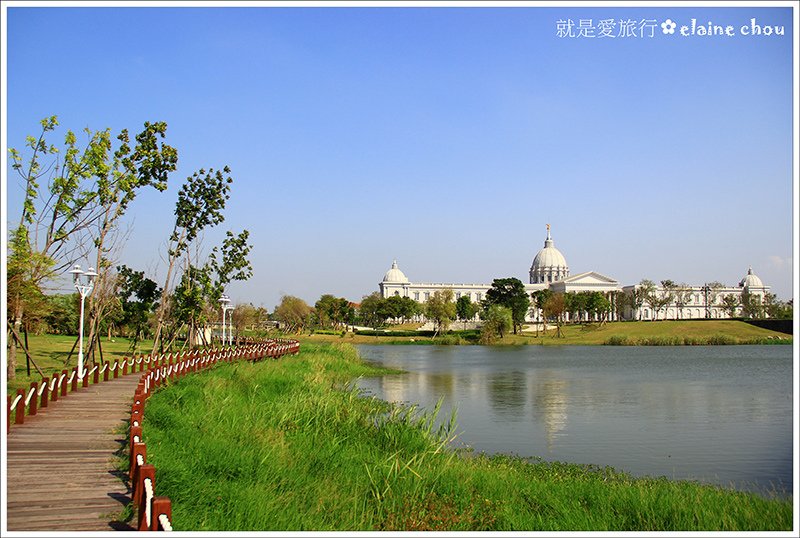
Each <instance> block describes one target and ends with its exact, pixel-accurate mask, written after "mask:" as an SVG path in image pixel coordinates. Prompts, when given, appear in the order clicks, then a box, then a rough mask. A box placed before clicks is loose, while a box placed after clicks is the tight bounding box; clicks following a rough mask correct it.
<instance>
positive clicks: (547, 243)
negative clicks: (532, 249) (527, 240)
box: [544, 224, 553, 248]
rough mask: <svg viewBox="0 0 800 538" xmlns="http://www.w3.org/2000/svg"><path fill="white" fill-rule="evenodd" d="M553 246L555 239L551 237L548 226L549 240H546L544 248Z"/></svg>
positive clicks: (548, 226)
mask: <svg viewBox="0 0 800 538" xmlns="http://www.w3.org/2000/svg"><path fill="white" fill-rule="evenodd" d="M552 246H553V238H552V237H550V225H549V224H548V225H547V239H545V240H544V247H545V248H548V247H552Z"/></svg>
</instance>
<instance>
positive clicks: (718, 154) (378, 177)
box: [4, 6, 796, 309]
mask: <svg viewBox="0 0 800 538" xmlns="http://www.w3.org/2000/svg"><path fill="white" fill-rule="evenodd" d="M570 18H571V19H572V20H573V21H574V22H575V24H576V26H577V25H578V22H579V20H581V19H584V20H589V19H591V21H592V25H593V26H597V24H598V21H600V20H603V19H614V20H615V21H618V20H619V19H631V20H634V21H636V22H639V21H640V20H642V19H656V21H657V26H656V28H655V35H654V37H652V38H651V37H649V36H648V37H644V38H641V37H637V38H633V37H628V38H614V39H598V38H594V39H592V38H560V37H558V36H557V21H558V20H559V19H564V20H566V19H570ZM668 18H670V19H672V20H673V21H675V22H676V23H677V24H678V28H677V29H676V30H677V32H676V33H675V34H671V35H666V34H664V33H663V32H662V30H661V25H660V23H661V22H664V21H666V19H668ZM692 18H696V19H697V20H698V21H699V22H700V23H703V24H707V23H708V21H709V20H710V21H712V22H713V23H714V24H724V25H727V24H731V25H732V26H734V29H735V31H736V33H737V35H735V36H733V37H700V36H694V37H682V36H680V35H679V32H680V26H681V25H684V24H687V25H688V24H691V19H692ZM751 18H756V19H757V23H758V24H760V25H770V26H774V25H777V26H783V27H784V31H785V35H784V36H774V35H773V36H763V35H762V36H743V35H741V34H740V33H739V32H740V28H741V26H743V25H747V26H748V27H749V25H750V19H751ZM615 33H616V29H615ZM793 33H794V29H793V28H792V17H791V9H789V8H760V9H757V8H699V7H680V8H678V7H662V8H637V7H634V6H631V7H621V8H602V7H597V8H587V7H553V8H452V7H445V8H435V9H434V8H363V7H361V8H359V7H355V8H324V9H323V8H309V7H306V8H291V7H287V8H261V7H250V8H228V7H217V8H197V7H195V8H189V7H183V8H119V7H88V8H22V7H11V8H9V10H8V34H7V47H8V48H7V51H8V61H7V69H8V78H7V87H6V89H7V98H8V115H7V117H6V118H5V120H4V121H7V129H8V145H10V146H12V147H18V148H19V147H21V146H23V144H24V137H25V135H26V134H34V133H35V132H36V127H37V126H38V120H40V119H41V118H43V117H45V116H49V115H53V114H56V115H58V117H59V121H60V123H61V126H62V127H63V128H71V129H75V130H79V129H81V128H83V127H90V128H92V129H103V128H106V127H110V128H111V129H112V130H114V131H118V130H119V129H122V128H128V129H129V130H131V131H136V130H137V129H139V128H140V127H141V126H142V124H143V122H144V121H158V120H163V121H166V122H167V123H168V125H169V131H168V139H169V142H170V143H171V144H172V145H173V146H175V147H177V148H178V150H179V154H180V163H179V170H178V172H177V173H175V174H173V175H172V177H171V179H170V188H169V190H168V191H167V192H165V193H163V194H147V195H143V196H140V197H139V198H138V199H137V200H136V201H135V202H134V204H133V205H132V206H131V210H130V217H131V221H132V222H133V223H134V225H133V227H132V229H131V235H130V239H129V241H128V243H127V245H126V248H125V250H124V252H123V254H122V256H121V260H120V261H121V262H122V263H126V264H128V265H129V266H132V267H134V268H137V269H143V270H147V271H148V272H150V273H151V274H153V275H158V278H157V279H158V280H159V281H161V280H162V276H161V274H162V272H163V270H164V262H163V259H162V258H161V257H160V256H163V253H164V250H165V249H164V245H165V242H166V239H167V237H168V235H169V232H170V230H171V222H172V211H173V207H174V202H175V198H176V194H177V190H178V188H179V186H180V184H181V182H182V181H183V179H184V178H185V177H186V176H187V175H189V174H191V173H192V172H193V171H194V170H196V169H198V168H201V167H206V168H207V167H222V166H224V165H229V166H230V167H231V169H232V171H233V177H234V181H235V182H234V186H233V192H232V198H231V200H230V204H229V208H228V210H227V213H226V214H227V218H226V221H225V223H224V224H223V225H221V226H220V227H218V228H217V229H214V230H213V231H209V232H208V233H206V235H205V243H204V244H205V245H206V247H207V249H210V247H211V246H213V245H215V244H217V243H219V241H220V240H221V237H222V236H223V234H224V231H225V230H227V229H231V230H235V231H239V230H241V229H242V228H247V229H249V230H250V232H251V238H252V242H253V243H254V245H255V249H254V251H253V253H252V261H253V266H254V270H255V274H254V276H253V278H252V280H251V281H249V282H248V283H246V284H235V285H233V286H231V288H230V290H229V292H230V295H231V296H232V297H233V299H234V301H236V302H252V303H254V304H256V305H263V306H265V307H267V308H269V309H272V308H273V307H274V306H275V305H276V304H277V302H278V301H279V298H280V296H281V295H282V294H292V295H297V296H299V297H302V298H304V299H305V300H307V301H308V302H310V303H311V304H313V302H314V301H316V299H318V298H319V296H320V295H321V294H323V293H332V294H335V295H337V296H344V297H347V298H349V299H351V300H355V301H358V300H360V298H361V297H362V296H363V295H366V294H368V293H370V292H372V291H374V290H376V289H377V284H378V282H379V281H380V279H381V278H382V277H383V274H384V272H385V271H386V270H387V269H389V266H390V264H391V262H392V260H393V259H394V258H396V259H397V260H398V263H399V264H400V268H401V269H402V270H403V271H404V272H405V273H406V275H407V276H408V277H409V278H410V279H411V280H412V281H423V282H491V279H492V278H499V277H506V276H515V277H518V278H520V279H522V280H523V281H527V272H528V269H529V267H530V264H531V261H532V259H533V256H534V255H535V254H536V252H537V251H538V250H539V249H540V248H541V247H542V245H543V240H544V235H545V223H550V224H551V225H552V230H553V238H554V239H555V243H556V246H557V247H558V248H559V249H560V250H561V251H562V252H563V253H564V255H565V257H566V258H567V261H568V263H569V265H570V269H571V271H572V273H573V274H575V273H579V272H583V271H589V270H594V271H598V272H600V273H603V274H606V275H609V276H611V277H614V278H616V279H617V280H619V281H620V282H621V283H622V284H623V285H628V284H634V283H637V282H639V281H640V280H641V279H643V278H650V279H652V280H662V279H667V278H669V279H672V280H675V281H678V282H687V283H690V284H702V283H703V282H707V281H711V280H720V281H722V282H724V283H726V284H729V285H735V284H736V283H738V281H739V280H740V279H741V278H742V277H743V275H744V274H745V273H746V271H747V268H748V266H749V265H752V267H753V270H754V272H756V273H757V274H758V275H759V276H760V277H761V278H762V279H763V280H764V282H765V283H766V284H768V285H770V286H772V288H773V291H774V292H775V293H777V295H778V296H779V297H781V298H783V299H789V298H791V294H792V285H791V284H792V280H791V279H792V256H793V251H792V232H793V230H792V211H793V206H792V196H793V194H792V114H793V111H792V40H793ZM795 113H796V112H795ZM63 132H64V131H63V129H62V130H60V131H59V136H63ZM20 199H21V189H20V187H19V182H18V181H17V180H16V179H14V177H13V176H12V177H11V178H10V180H9V182H8V202H7V203H8V205H7V211H8V213H7V220H8V221H9V222H12V223H13V222H17V221H18V219H19V212H20ZM159 247H160V248H159ZM159 252H160V254H159Z"/></svg>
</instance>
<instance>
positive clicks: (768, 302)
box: [764, 293, 794, 319]
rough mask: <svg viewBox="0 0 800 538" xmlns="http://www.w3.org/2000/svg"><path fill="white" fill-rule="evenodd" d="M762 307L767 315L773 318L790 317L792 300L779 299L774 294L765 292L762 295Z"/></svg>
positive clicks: (792, 311) (791, 315)
mask: <svg viewBox="0 0 800 538" xmlns="http://www.w3.org/2000/svg"><path fill="white" fill-rule="evenodd" d="M764 308H765V310H766V314H767V317H769V318H773V319H792V318H793V314H794V310H793V308H792V300H791V299H790V300H789V302H783V301H780V300H779V299H778V298H777V297H776V296H775V295H774V294H772V293H767V294H766V295H765V296H764Z"/></svg>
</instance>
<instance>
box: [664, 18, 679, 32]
mask: <svg viewBox="0 0 800 538" xmlns="http://www.w3.org/2000/svg"><path fill="white" fill-rule="evenodd" d="M676 26H677V24H675V21H673V20H672V19H667V20H665V21H664V22H662V23H661V31H662V32H664V33H665V34H674V33H675V27H676Z"/></svg>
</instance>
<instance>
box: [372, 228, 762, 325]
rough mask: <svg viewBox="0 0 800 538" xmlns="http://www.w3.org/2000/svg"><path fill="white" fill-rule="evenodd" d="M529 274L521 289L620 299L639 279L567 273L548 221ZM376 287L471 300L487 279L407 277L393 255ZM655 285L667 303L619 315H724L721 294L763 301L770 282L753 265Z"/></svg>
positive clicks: (420, 297)
mask: <svg viewBox="0 0 800 538" xmlns="http://www.w3.org/2000/svg"><path fill="white" fill-rule="evenodd" d="M505 276H508V275H498V278H503V277H505ZM528 276H529V283H528V284H525V290H526V291H527V292H528V293H529V294H530V293H534V292H536V291H539V290H542V289H545V288H547V289H550V290H551V291H553V292H554V293H578V292H582V291H598V292H600V293H603V294H605V295H606V296H607V297H608V298H609V299H610V300H611V302H612V304H614V303H615V302H616V301H617V300H619V297H620V294H619V293H618V292H622V293H625V294H627V295H628V296H630V295H632V294H633V293H635V292H636V291H638V290H641V285H639V284H636V285H632V286H625V287H620V285H619V282H618V281H616V280H615V279H613V278H611V277H608V276H605V275H603V274H600V273H597V272H595V271H588V272H585V273H579V274H577V275H570V270H569V265H568V264H567V259H566V257H565V256H564V255H563V254H562V253H561V251H560V250H558V249H557V248H556V246H555V243H554V241H553V238H552V237H551V235H550V225H549V224H548V225H547V237H546V238H545V240H544V247H542V249H541V250H539V252H537V253H536V256H535V257H534V258H533V263H532V264H531V267H530V270H529V271H528ZM378 288H379V290H380V293H381V296H382V297H390V296H393V295H396V296H400V297H410V298H412V299H413V300H415V301H417V302H420V303H424V302H425V301H427V300H428V299H429V298H430V297H431V295H433V294H434V293H435V292H436V291H440V290H444V289H452V290H453V293H454V295H455V299H456V300H458V299H459V298H460V297H463V296H467V297H469V298H470V300H471V301H472V302H473V303H478V302H480V301H482V300H483V299H484V298H485V297H486V292H487V291H488V290H489V288H491V283H489V284H482V283H476V284H465V283H446V282H421V283H418V282H411V281H409V279H408V277H406V275H405V273H403V271H401V270H400V267H399V266H398V265H397V260H394V261H393V262H392V266H391V268H390V269H389V270H388V271H386V274H385V275H384V277H383V280H382V281H381V282H380V283H379V284H378ZM654 290H655V291H654V293H655V297H667V296H669V297H670V300H669V302H667V303H666V304H665V305H660V306H659V308H658V309H655V308H654V307H653V305H650V304H648V303H647V301H643V302H642V304H641V306H639V307H637V308H633V307H631V306H627V307H626V308H625V309H624V313H623V319H696V318H716V319H723V318H728V317H731V316H730V314H729V309H726V307H725V304H724V302H723V299H724V297H726V296H731V295H732V296H735V297H736V299H737V300H738V301H739V305H741V298H742V294H743V293H744V292H745V291H746V292H747V293H749V294H751V295H752V296H754V297H756V298H757V299H756V300H757V301H761V302H763V300H764V297H765V295H766V294H767V293H769V287H768V286H765V285H764V283H763V282H762V281H761V279H760V278H758V276H756V275H755V274H754V273H753V270H752V268H750V269H748V270H747V275H745V277H744V278H743V279H742V280H741V281H740V282H739V285H738V286H737V287H724V286H711V285H703V286H688V285H684V286H679V287H672V288H669V289H667V288H664V287H663V286H661V285H656V286H655V287H654ZM614 310H616V309H614ZM740 313H741V306H739V309H738V310H737V311H736V313H735V314H736V315H739V314H740ZM539 315H540V313H539V312H538V311H536V309H533V308H532V309H531V311H530V312H529V315H528V321H536V320H537V319H538V318H539ZM609 319H612V320H613V319H617V314H616V312H612V313H611V315H610V316H609Z"/></svg>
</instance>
